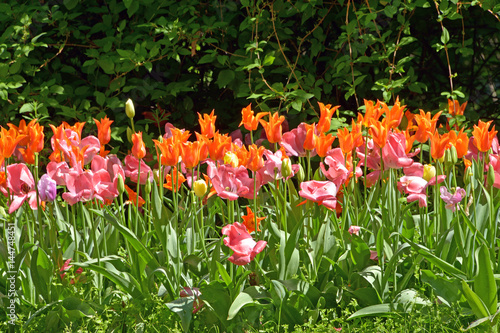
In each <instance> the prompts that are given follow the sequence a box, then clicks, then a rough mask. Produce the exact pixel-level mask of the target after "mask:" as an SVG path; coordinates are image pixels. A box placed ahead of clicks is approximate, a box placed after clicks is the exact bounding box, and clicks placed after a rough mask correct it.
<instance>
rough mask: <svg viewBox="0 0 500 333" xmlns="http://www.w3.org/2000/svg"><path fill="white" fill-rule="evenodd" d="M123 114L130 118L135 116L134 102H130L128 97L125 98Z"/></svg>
mask: <svg viewBox="0 0 500 333" xmlns="http://www.w3.org/2000/svg"><path fill="white" fill-rule="evenodd" d="M125 114H126V115H127V117H129V118H130V119H132V118H134V116H135V108H134V102H132V100H131V99H130V98H129V99H127V102H126V103H125Z"/></svg>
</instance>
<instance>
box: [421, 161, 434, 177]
mask: <svg viewBox="0 0 500 333" xmlns="http://www.w3.org/2000/svg"><path fill="white" fill-rule="evenodd" d="M434 177H436V168H435V167H434V166H433V165H430V164H426V165H424V175H423V177H422V178H424V179H425V180H426V181H430V180H431V179H433V178H434Z"/></svg>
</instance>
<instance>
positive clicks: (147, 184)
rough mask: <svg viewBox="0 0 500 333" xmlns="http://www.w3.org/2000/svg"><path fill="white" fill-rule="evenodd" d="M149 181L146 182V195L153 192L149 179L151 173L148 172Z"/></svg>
mask: <svg viewBox="0 0 500 333" xmlns="http://www.w3.org/2000/svg"><path fill="white" fill-rule="evenodd" d="M147 179H148V180H147V181H146V184H145V185H144V191H145V192H146V195H147V196H148V195H149V193H151V181H149V173H148V177H147Z"/></svg>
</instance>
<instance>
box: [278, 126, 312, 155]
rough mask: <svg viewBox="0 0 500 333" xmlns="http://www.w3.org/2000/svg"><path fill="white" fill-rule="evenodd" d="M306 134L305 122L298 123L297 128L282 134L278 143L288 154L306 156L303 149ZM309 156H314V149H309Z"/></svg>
mask: <svg viewBox="0 0 500 333" xmlns="http://www.w3.org/2000/svg"><path fill="white" fill-rule="evenodd" d="M306 135H307V130H306V124H305V123H300V124H299V126H297V128H294V129H293V130H291V131H289V132H286V133H284V134H283V136H282V137H281V142H280V145H281V146H282V147H283V148H285V151H286V153H287V155H288V156H299V157H305V156H307V154H306V150H305V149H304V141H305V140H306ZM310 156H311V157H313V156H316V150H315V149H314V150H312V151H311V153H310Z"/></svg>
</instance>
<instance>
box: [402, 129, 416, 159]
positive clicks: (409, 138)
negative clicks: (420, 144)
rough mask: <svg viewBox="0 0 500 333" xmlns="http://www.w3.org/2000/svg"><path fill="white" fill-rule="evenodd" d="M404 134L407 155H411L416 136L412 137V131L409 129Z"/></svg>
mask: <svg viewBox="0 0 500 333" xmlns="http://www.w3.org/2000/svg"><path fill="white" fill-rule="evenodd" d="M404 134H405V138H406V149H405V153H406V154H409V153H410V151H411V150H412V148H413V143H414V142H415V135H411V134H410V129H409V128H407V129H406V131H404Z"/></svg>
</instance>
